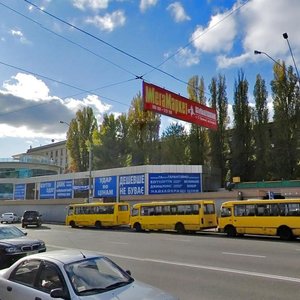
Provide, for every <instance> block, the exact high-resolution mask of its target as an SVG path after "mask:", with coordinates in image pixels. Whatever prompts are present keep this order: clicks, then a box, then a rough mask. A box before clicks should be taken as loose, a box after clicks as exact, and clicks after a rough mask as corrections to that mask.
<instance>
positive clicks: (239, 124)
mask: <svg viewBox="0 0 300 300" xmlns="http://www.w3.org/2000/svg"><path fill="white" fill-rule="evenodd" d="M233 115H234V128H233V130H232V143H231V154H232V155H231V157H232V162H231V170H232V171H231V175H232V176H239V177H241V180H242V181H249V180H251V179H252V178H253V169H254V167H253V133H252V123H251V108H250V106H249V102H248V81H247V80H246V78H245V76H244V73H243V71H242V70H241V71H239V73H238V79H237V81H236V82H235V91H234V105H233Z"/></svg>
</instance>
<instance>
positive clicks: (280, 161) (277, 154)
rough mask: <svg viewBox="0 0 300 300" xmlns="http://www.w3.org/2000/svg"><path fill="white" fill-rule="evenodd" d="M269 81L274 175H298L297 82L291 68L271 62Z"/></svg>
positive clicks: (299, 116) (292, 177)
mask: <svg viewBox="0 0 300 300" xmlns="http://www.w3.org/2000/svg"><path fill="white" fill-rule="evenodd" d="M273 70H274V80H272V82H271V87H272V93H273V106H274V129H275V132H274V136H273V145H274V148H273V150H274V158H275V159H274V161H273V163H274V167H275V168H274V178H276V179H281V178H284V179H295V178H296V177H297V174H298V176H299V119H300V114H299V111H300V110H299V105H300V104H299V103H300V97H299V85H298V81H297V76H296V75H295V74H294V72H293V67H292V66H290V67H288V68H287V67H286V65H285V63H284V62H281V63H280V64H275V65H274V68H273Z"/></svg>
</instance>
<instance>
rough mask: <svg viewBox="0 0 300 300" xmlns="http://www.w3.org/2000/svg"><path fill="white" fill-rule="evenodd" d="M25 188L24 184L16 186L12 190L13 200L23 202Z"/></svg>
mask: <svg viewBox="0 0 300 300" xmlns="http://www.w3.org/2000/svg"><path fill="white" fill-rule="evenodd" d="M25 187H26V184H25V183H24V184H23V183H22V184H16V185H15V190H14V199H15V200H24V199H25Z"/></svg>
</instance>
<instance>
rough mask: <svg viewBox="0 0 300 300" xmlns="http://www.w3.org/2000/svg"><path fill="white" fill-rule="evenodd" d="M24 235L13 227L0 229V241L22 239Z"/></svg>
mask: <svg viewBox="0 0 300 300" xmlns="http://www.w3.org/2000/svg"><path fill="white" fill-rule="evenodd" d="M24 235H25V234H24V233H23V232H22V231H21V230H20V229H18V228H17V227H15V226H5V227H0V240H4V239H13V238H18V237H22V236H24Z"/></svg>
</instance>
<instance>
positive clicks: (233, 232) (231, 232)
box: [224, 226, 236, 237]
mask: <svg viewBox="0 0 300 300" xmlns="http://www.w3.org/2000/svg"><path fill="white" fill-rule="evenodd" d="M224 232H225V233H226V234H227V236H228V237H235V236H236V229H235V227H233V226H227V227H226V228H225V230H224Z"/></svg>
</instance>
